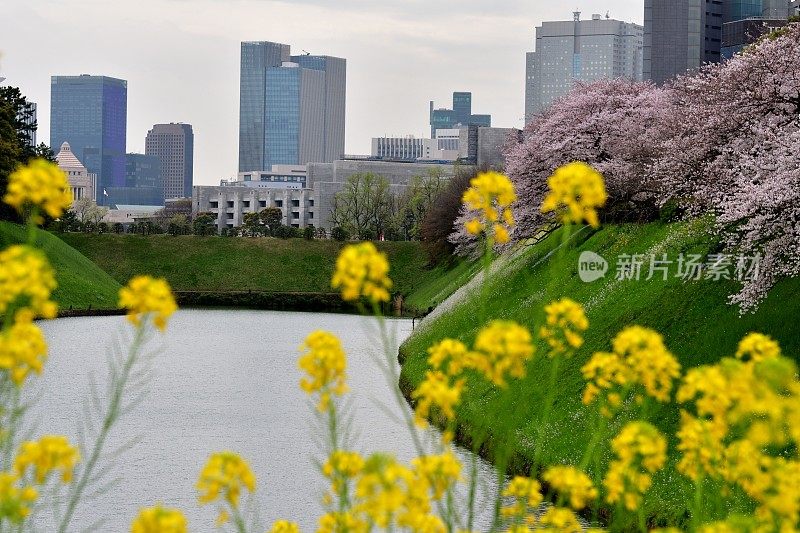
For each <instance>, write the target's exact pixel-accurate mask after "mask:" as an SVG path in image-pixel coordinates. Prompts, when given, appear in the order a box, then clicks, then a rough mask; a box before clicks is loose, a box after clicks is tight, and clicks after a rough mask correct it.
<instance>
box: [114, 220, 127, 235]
mask: <svg viewBox="0 0 800 533" xmlns="http://www.w3.org/2000/svg"><path fill="white" fill-rule="evenodd" d="M124 232H125V226H123V225H122V222H114V233H116V234H117V235H119V234H121V233H124Z"/></svg>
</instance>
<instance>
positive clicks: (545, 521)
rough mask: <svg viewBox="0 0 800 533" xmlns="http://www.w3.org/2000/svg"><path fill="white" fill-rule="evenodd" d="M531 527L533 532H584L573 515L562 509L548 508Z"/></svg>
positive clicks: (569, 511) (568, 510)
mask: <svg viewBox="0 0 800 533" xmlns="http://www.w3.org/2000/svg"><path fill="white" fill-rule="evenodd" d="M532 525H533V527H534V528H535V531H537V532H538V531H545V532H547V533H550V532H552V533H556V532H558V533H583V530H584V529H583V526H582V525H581V523H580V522H579V521H578V517H577V516H575V513H573V512H572V511H571V510H570V509H565V508H563V507H548V508H547V510H546V511H545V512H544V513H542V515H541V516H540V517H539V518H538V519H536V520H534V521H533V524H532Z"/></svg>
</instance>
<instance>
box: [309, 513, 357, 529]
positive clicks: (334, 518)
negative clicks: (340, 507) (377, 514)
mask: <svg viewBox="0 0 800 533" xmlns="http://www.w3.org/2000/svg"><path fill="white" fill-rule="evenodd" d="M368 526H369V525H368V524H367V522H365V521H364V520H361V519H359V518H358V517H357V516H356V515H355V514H354V513H351V512H348V511H344V512H331V513H325V514H324V515H322V516H321V517H320V519H319V528H317V533H367V532H368V531H369V527H368Z"/></svg>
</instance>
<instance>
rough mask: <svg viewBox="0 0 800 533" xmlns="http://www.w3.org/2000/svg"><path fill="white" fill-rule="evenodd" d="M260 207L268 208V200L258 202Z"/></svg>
mask: <svg viewBox="0 0 800 533" xmlns="http://www.w3.org/2000/svg"><path fill="white" fill-rule="evenodd" d="M258 207H267V201H266V200H259V201H258Z"/></svg>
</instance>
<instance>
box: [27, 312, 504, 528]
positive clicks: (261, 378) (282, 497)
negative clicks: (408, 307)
mask: <svg viewBox="0 0 800 533" xmlns="http://www.w3.org/2000/svg"><path fill="white" fill-rule="evenodd" d="M125 324H126V323H125V320H124V318H122V317H96V318H74V319H59V320H55V321H50V322H46V323H43V324H42V327H43V329H44V332H45V335H46V337H47V340H48V343H49V346H50V358H49V360H48V363H47V366H46V370H45V373H44V375H43V377H42V378H41V379H40V380H39V386H38V389H35V390H37V392H38V394H37V397H38V399H37V403H36V404H35V407H34V408H33V413H32V418H34V419H36V420H37V424H36V427H35V428H34V429H33V436H38V435H40V434H42V433H64V434H66V435H69V436H70V437H71V439H76V438H77V431H76V428H77V422H78V420H80V418H81V417H82V416H83V414H82V413H83V406H84V403H85V400H84V398H85V396H86V392H87V391H88V389H89V380H90V376H91V375H93V376H95V379H96V380H97V381H99V382H100V383H101V384H102V383H103V382H104V377H105V376H106V375H107V373H106V368H107V362H106V353H107V348H108V346H109V344H110V342H111V340H112V338H113V336H114V335H115V334H116V333H117V332H119V331H120V329H121V328H125V327H126V326H125ZM389 324H390V330H391V332H392V333H393V335H394V336H395V337H396V341H397V342H398V343H399V342H402V341H403V340H404V339H405V338H406V337H407V336H408V335H409V334H410V333H411V322H410V321H408V320H393V321H390V323H389ZM316 329H325V330H328V331H331V332H332V333H335V334H336V335H338V336H339V337H340V338H341V339H342V342H343V344H344V347H345V349H346V350H347V354H348V373H349V379H348V381H349V383H350V386H351V389H352V393H351V395H350V396H351V398H352V405H351V409H352V418H353V423H352V427H353V430H354V433H355V434H356V436H357V437H358V439H357V441H356V443H355V444H354V446H353V447H354V449H356V450H358V451H360V452H362V453H369V452H373V451H378V450H381V451H387V452H391V453H393V454H395V455H396V456H397V457H398V459H401V460H403V461H407V460H409V459H410V458H412V457H413V456H415V455H416V454H415V453H414V448H413V445H412V442H411V439H410V437H409V435H408V431H407V429H406V427H405V426H404V425H403V424H402V423H401V422H400V419H399V415H400V409H401V407H399V406H398V405H396V403H395V402H394V401H393V399H392V397H391V395H390V392H389V389H388V385H387V384H386V381H385V379H384V377H383V374H382V373H381V371H380V369H379V367H378V366H377V364H376V363H375V359H374V357H375V356H376V355H377V354H379V348H378V347H377V346H376V345H375V342H374V341H373V340H372V339H374V338H375V330H374V321H372V320H369V319H365V318H362V317H356V316H350V315H334V314H316V313H287V312H269V311H230V310H219V311H217V310H202V311H201V310H185V311H180V312H178V313H176V314H175V315H174V317H173V318H172V320H171V322H170V324H169V328H168V332H167V333H166V335H164V336H161V337H160V338H159V339H158V340H157V341H156V344H157V347H158V348H159V352H158V354H157V355H156V356H155V358H154V359H153V361H152V368H153V376H152V379H151V380H150V381H149V385H148V390H149V393H148V395H147V397H146V399H145V400H144V402H142V403H141V404H140V405H139V406H138V407H136V408H135V409H134V410H133V411H132V412H131V413H129V414H128V415H126V416H125V417H124V418H123V419H122V420H121V421H120V423H119V425H118V426H117V427H116V430H115V432H114V434H113V435H112V437H113V438H112V439H111V443H110V447H112V448H113V447H118V446H120V445H122V444H124V443H126V442H129V441H130V440H131V439H138V440H137V442H136V444H135V445H134V446H133V447H132V448H131V449H129V450H128V451H127V452H125V454H124V455H122V456H121V457H120V458H119V459H117V460H116V461H115V462H114V464H115V465H116V467H115V470H114V475H115V476H116V477H119V478H120V479H121V481H120V482H119V483H118V484H117V485H116V486H115V487H114V488H113V490H110V491H105V492H103V493H101V494H99V495H98V496H97V497H96V498H95V499H93V500H92V501H91V502H90V503H88V504H86V505H84V506H83V507H82V508H80V509H79V512H78V514H77V516H76V520H75V522H74V525H75V528H74V529H75V530H82V529H86V528H90V529H91V530H93V531H109V532H121V531H128V528H129V527H130V525H129V524H130V522H131V519H132V518H133V517H134V516H135V515H136V513H137V511H138V509H139V508H140V507H141V506H149V505H153V504H155V503H157V502H162V503H163V504H164V505H167V506H174V507H178V508H180V509H182V510H183V511H184V512H185V513H186V515H187V517H188V518H189V524H190V529H191V530H192V531H213V530H214V528H213V523H214V518H215V516H216V513H215V511H214V509H213V508H211V507H202V508H201V507H199V506H198V505H197V500H196V492H195V488H194V484H195V482H196V480H197V475H198V473H199V472H200V469H201V468H202V466H203V464H204V462H205V460H206V458H207V457H208V455H209V454H210V453H212V452H214V451H220V450H226V449H230V450H234V451H236V452H238V453H240V454H241V455H242V456H243V457H244V458H245V459H247V460H248V461H249V462H250V464H251V466H252V468H253V470H254V471H255V474H256V477H257V479H258V490H257V494H256V497H255V499H256V503H257V504H258V505H257V507H258V508H259V513H260V519H261V522H262V523H263V526H264V527H265V528H266V526H268V525H270V524H271V523H272V522H273V521H274V520H275V519H278V518H292V519H294V520H296V521H298V522H299V524H300V526H301V529H303V530H304V531H313V530H315V528H316V525H317V517H318V515H319V514H320V512H321V506H320V505H319V503H318V502H319V497H320V494H321V491H322V490H324V484H323V483H322V482H321V481H320V474H319V472H318V469H317V467H316V466H315V461H317V460H319V459H320V458H321V457H322V454H321V453H320V451H319V446H318V442H319V439H318V438H317V434H318V433H317V432H316V431H315V430H314V429H313V427H314V425H315V420H316V419H315V415H314V413H313V409H311V408H310V407H309V403H308V400H307V398H306V396H305V395H304V394H303V393H302V392H300V390H299V388H298V380H299V378H300V372H299V370H298V369H297V357H298V351H297V348H298V346H299V345H300V344H301V342H302V341H303V339H304V338H305V337H306V335H308V334H309V333H310V332H312V331H314V330H316ZM395 353H396V351H395ZM101 390H104V388H102V387H101ZM380 405H385V406H387V407H388V409H387V408H383V407H381V406H380ZM404 408H405V409H407V407H404ZM461 456H462V461H464V463H465V469H466V468H467V465H469V457H468V456H467V455H466V454H465V453H461ZM480 469H481V472H482V478H483V481H482V484H483V483H485V484H486V487H485V488H484V490H482V493H484V494H488V493H491V492H492V488H491V485H492V479H493V474H492V472H491V469H490V468H489V467H488V466H487V465H485V464H483V463H480ZM99 518H102V519H104V520H105V522H104V523H103V525H102V526H101V527H92V524H94V523H95V521H96V520H97V519H99ZM41 525H42V526H43V529H45V530H48V529H50V528H51V527H52V524H50V523H48V521H47V520H45V521H44V522H43V523H42V524H41Z"/></svg>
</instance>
